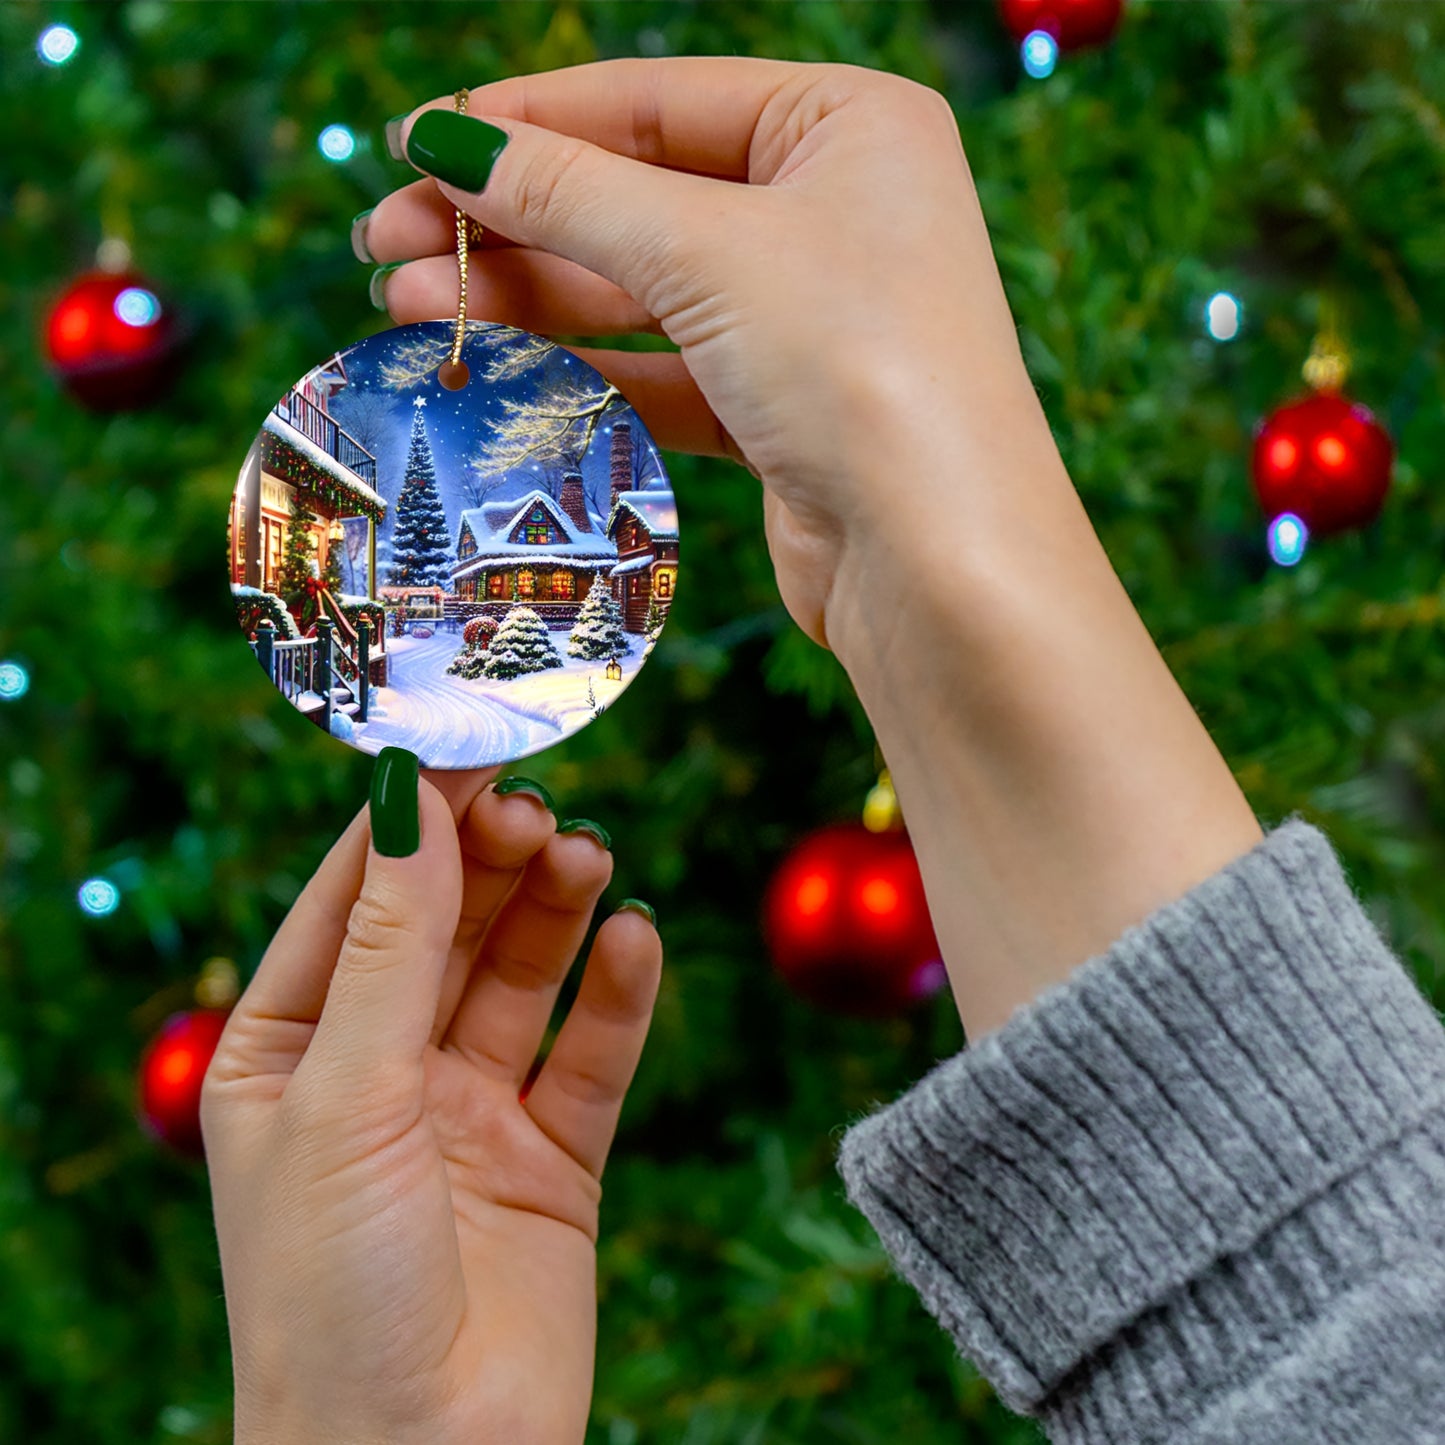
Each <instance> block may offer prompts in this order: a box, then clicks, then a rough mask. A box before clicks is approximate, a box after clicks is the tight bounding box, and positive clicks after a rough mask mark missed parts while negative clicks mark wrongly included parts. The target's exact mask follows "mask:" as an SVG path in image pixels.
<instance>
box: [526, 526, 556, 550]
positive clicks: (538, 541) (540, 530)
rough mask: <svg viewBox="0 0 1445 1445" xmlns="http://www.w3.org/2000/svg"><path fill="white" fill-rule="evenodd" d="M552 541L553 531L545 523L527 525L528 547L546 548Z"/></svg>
mask: <svg viewBox="0 0 1445 1445" xmlns="http://www.w3.org/2000/svg"><path fill="white" fill-rule="evenodd" d="M551 540H552V529H551V528H550V527H549V526H548V525H547V524H546V523H545V522H528V523H527V545H528V546H529V547H537V546H543V547H545V546H546V545H547V543H548V542H550V541H551Z"/></svg>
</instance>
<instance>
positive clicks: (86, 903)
mask: <svg viewBox="0 0 1445 1445" xmlns="http://www.w3.org/2000/svg"><path fill="white" fill-rule="evenodd" d="M76 896H77V898H78V899H79V900H80V907H81V910H82V912H85V913H88V914H90V916H91V917H92V918H104V917H105V916H106V915H107V914H109V913H114V912H115V910H116V909H117V908H119V907H120V889H119V888H117V887H116V886H115V884H114V883H112V882H111V881H110V879H109V878H87V879H86V880H85V882H84V883H82V884H81V885H80V892H79V893H78V894H77V895H76Z"/></svg>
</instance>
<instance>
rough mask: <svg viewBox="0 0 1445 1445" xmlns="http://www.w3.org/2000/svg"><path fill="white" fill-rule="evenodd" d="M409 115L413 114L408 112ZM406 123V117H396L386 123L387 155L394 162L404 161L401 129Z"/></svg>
mask: <svg viewBox="0 0 1445 1445" xmlns="http://www.w3.org/2000/svg"><path fill="white" fill-rule="evenodd" d="M406 114H407V115H410V114H411V112H410V111H407V113H406ZM405 123H406V115H394V116H392V118H391V119H390V120H389V121H387V123H386V132H385V134H386V153H387V154H388V155H389V156H390V157H391V158H392V160H394V161H404V160H405V159H406V156H405V154H404V153H403V152H402V148H401V128H402V126H403V125H404V124H405Z"/></svg>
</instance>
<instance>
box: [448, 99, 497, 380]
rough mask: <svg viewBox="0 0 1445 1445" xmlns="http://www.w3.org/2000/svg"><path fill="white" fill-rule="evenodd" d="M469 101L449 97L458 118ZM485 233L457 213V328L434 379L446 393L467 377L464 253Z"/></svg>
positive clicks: (461, 214)
mask: <svg viewBox="0 0 1445 1445" xmlns="http://www.w3.org/2000/svg"><path fill="white" fill-rule="evenodd" d="M470 99H471V93H470V92H469V91H466V90H459V91H457V92H456V94H455V95H454V96H453V97H452V104H453V105H454V106H455V107H456V111H457V114H458V115H465V114H466V113H467V102H468V101H469V100H470ZM484 234H485V233H484V231H483V230H482V225H481V222H480V221H474V220H473V219H472V218H471V217H470V216H468V215H467V213H466V212H465V211H458V212H457V281H458V287H459V290H458V296H457V329H456V333H455V334H454V335H453V337H452V354H451V355H450V356H449V357H448V358H447V360H446V361H445V362H443V363H442V365H441V366H439V367H438V368H437V380H438V381H439V382H441V384H442V385H443V386H444V387H446V389H447V390H448V391H459V390H460V389H461V388H462V387H464V386H465V385H466V384H467V380H468V377H469V375H470V373H469V372H468V370H467V367H466V366H465V365H464V363H463V362H462V342H463V341H465V340H466V335H467V250H468V248H469V246H477V245H480V244H481V240H482V236H483V235H484Z"/></svg>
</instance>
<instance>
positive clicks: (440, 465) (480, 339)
mask: <svg viewBox="0 0 1445 1445" xmlns="http://www.w3.org/2000/svg"><path fill="white" fill-rule="evenodd" d="M453 326H454V323H452V322H444V321H432V322H423V323H420V324H415V325H411V326H399V327H394V328H392V329H391V330H389V331H382V332H379V333H377V335H375V336H371V337H368V338H366V339H365V340H364V341H360V342H358V343H357V344H356V345H355V346H352V347H351V348H349V349H348V350H346V351H344V352H343V353H342V357H343V360H344V362H345V365H346V373H347V378H348V384H347V385H346V386H345V387H343V388H342V389H341V390H340V391H338V392H336V393H334V394H333V396H332V400H331V409H332V411H333V414H334V415H335V416H336V417H337V419H338V420H339V421H340V423H341V425H342V426H343V427H346V426H347V422H346V414H347V410H348V407H350V406H353V405H356V404H357V400H358V399H359V398H360V397H361V396H362V394H364V393H372V394H375V395H377V396H378V397H380V398H384V399H385V400H387V401H390V402H391V403H392V407H393V413H392V415H391V417H390V418H389V431H390V434H389V440H388V442H387V443H385V444H382V445H380V446H376V445H373V447H372V448H371V449H372V450H374V451H375V452H376V453H377V489H378V490H379V491H380V492H381V494H382V496H383V497H385V498H386V499H387V502H388V504H389V505H388V507H387V515H386V520H385V521H384V522H383V523H382V525H381V526H380V527H379V528H378V533H379V535H381V536H386V535H389V534H390V531H391V528H392V524H393V519H394V517H395V510H396V507H395V503H396V499H397V497H398V495H399V494H400V491H401V484H402V473H403V470H404V468H405V466H406V458H407V452H408V447H409V442H410V438H411V426H412V417H413V414H414V411H415V407H414V405H413V402H414V399H415V398H416V397H417V396H424V397H425V398H426V406H425V407H424V408H423V411H422V415H423V416H424V417H425V419H426V431H427V436H428V438H429V440H430V442H431V448H432V457H433V459H434V461H435V463H436V475H437V487H438V490H439V491H440V493H441V497H442V502H443V505H444V506H445V507H446V513H447V525H448V527H449V528H450V531H451V536H452V540H453V542H455V540H456V536H457V531H458V528H459V527H460V523H461V514H462V511H463V510H464V508H465V507H466V506H467V505H469V503H467V502H466V500H465V499H464V496H463V493H462V483H463V481H464V480H465V479H466V478H467V477H468V476H469V475H470V472H469V468H468V462H469V461H470V460H471V458H472V457H473V456H475V455H476V454H477V453H478V451H480V450H481V448H482V447H483V446H484V445H485V444H486V443H487V442H488V441H490V440H491V434H492V429H493V427H494V426H495V424H496V423H497V421H499V420H500V419H501V418H503V417H504V416H505V414H506V413H505V410H504V408H503V405H502V402H503V399H504V398H511V399H513V400H516V401H527V400H531V399H533V398H534V397H536V396H537V394H538V392H539V391H540V390H541V389H542V388H543V387H544V386H545V385H547V384H548V375H549V374H550V373H553V372H554V371H555V370H560V371H561V372H562V374H563V375H564V376H568V375H571V376H575V378H576V380H577V381H579V382H581V383H583V384H587V383H591V384H593V385H595V386H596V388H597V390H598V391H601V390H602V389H603V388H604V387H605V386H606V382H605V381H604V380H603V379H602V377H601V376H600V374H599V373H597V372H596V371H595V370H593V368H591V367H590V366H588V365H587V364H586V362H584V361H581V360H579V359H578V358H577V357H575V356H572V355H570V354H569V353H567V352H566V351H562V350H559V351H558V353H556V360H554V361H553V362H552V363H551V364H550V365H547V366H545V367H544V366H536V367H532V368H530V369H529V370H528V371H526V372H524V373H523V374H522V375H521V376H519V377H515V378H512V379H510V380H507V381H503V382H488V381H486V380H485V379H484V377H483V375H482V373H483V371H484V370H485V368H486V365H487V363H488V360H489V359H490V358H492V357H494V356H496V355H498V354H499V345H506V344H507V342H508V341H509V340H511V339H513V338H515V339H516V340H517V341H520V340H522V339H523V338H524V337H525V336H526V333H524V332H520V331H515V330H513V329H512V328H510V327H502V326H497V327H491V328H488V330H487V332H485V333H483V334H482V335H480V336H478V335H473V334H469V335H468V337H467V339H466V342H465V344H464V347H463V351H462V360H463V361H465V362H466V363H467V365H468V366H469V367H470V369H471V380H470V381H469V383H468V384H467V385H466V386H465V387H463V388H462V389H461V390H460V391H447V390H446V389H445V388H444V387H442V386H441V385H440V384H439V383H438V382H437V381H436V378H435V375H434V374H433V375H432V376H431V377H429V378H428V380H427V381H426V382H425V383H423V384H421V385H417V386H409V387H405V388H403V389H400V390H393V389H391V388H389V387H388V386H387V385H386V384H385V383H384V382H383V380H382V368H383V367H384V366H385V364H386V363H387V362H388V361H389V360H391V359H392V357H393V355H394V353H395V352H396V351H397V349H398V348H399V347H401V346H403V345H405V344H406V342H407V341H408V340H412V339H414V338H415V337H416V336H417V334H418V333H427V332H429V333H431V334H433V335H435V336H437V337H439V338H444V339H446V340H450V338H451V336H452V334H453ZM509 349H510V348H509ZM320 369H323V370H324V368H320ZM622 420H626V421H630V422H631V423H632V428H633V435H634V436H638V435H640V436H641V437H643V439H644V441H645V442H646V446H647V449H648V450H649V451H650V452H651V454H652V461H651V463H650V464H648V465H646V466H645V468H644V470H643V472H642V473H641V477H640V479H639V481H638V483H637V485H646V484H647V481H648V480H652V481H653V484H654V485H657V484H660V485H666V480H665V478H666V473H665V471H664V470H663V467H662V464H661V461H660V459H658V458H657V454H656V448H655V447H654V446H653V444H652V440H651V437H650V436H648V434H647V430H646V428H645V426H644V425H643V423H642V421H641V419H640V418H639V417H638V416H637V413H636V412H634V411H633V410H632V408H631V407H630V406H622V407H615V408H613V409H612V410H610V411H609V412H608V413H607V415H606V416H605V417H604V418H603V421H602V424H601V426H599V427H598V429H597V433H596V435H595V436H594V437H593V440H592V445H591V447H590V448H589V449H588V451H587V454H586V456H585V457H584V458H583V461H582V478H583V484H584V488H585V491H586V496H587V499H588V504H589V506H590V507H591V509H592V511H593V512H594V513H595V514H598V515H600V516H601V519H602V521H603V522H604V523H605V521H606V513H607V497H608V480H609V473H610V465H611V458H610V447H611V440H612V437H611V428H612V425H613V424H614V423H615V422H617V421H622ZM347 429H348V430H350V428H347ZM544 480H545V477H544V474H543V472H541V471H539V470H532V469H530V468H528V467H525V466H524V467H522V468H520V469H517V470H514V471H513V472H512V473H510V474H509V476H508V479H507V481H506V482H505V483H504V484H503V485H502V486H500V487H499V488H497V489H496V490H495V491H493V492H491V493H490V494H489V495H488V497H487V501H488V502H489V503H490V502H495V501H505V500H507V499H509V498H513V497H516V498H520V497H521V496H523V495H524V494H525V493H526V492H528V491H530V490H531V489H532V488H533V487H535V486H540V485H543V484H544Z"/></svg>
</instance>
